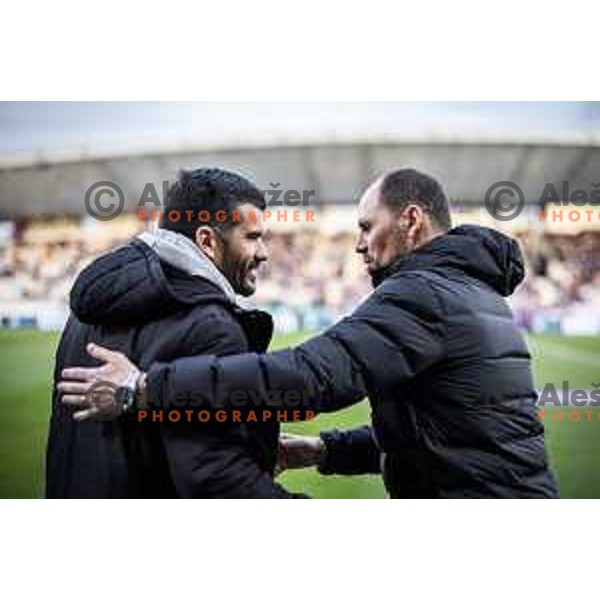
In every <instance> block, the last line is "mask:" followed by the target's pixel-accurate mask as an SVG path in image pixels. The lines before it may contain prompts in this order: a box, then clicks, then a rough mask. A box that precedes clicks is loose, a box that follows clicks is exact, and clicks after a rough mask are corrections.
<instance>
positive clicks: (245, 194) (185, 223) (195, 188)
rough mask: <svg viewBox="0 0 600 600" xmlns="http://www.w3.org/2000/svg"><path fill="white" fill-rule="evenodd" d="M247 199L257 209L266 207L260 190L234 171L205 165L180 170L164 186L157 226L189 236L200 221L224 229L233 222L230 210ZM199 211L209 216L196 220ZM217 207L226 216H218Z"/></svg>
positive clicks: (239, 205)
mask: <svg viewBox="0 0 600 600" xmlns="http://www.w3.org/2000/svg"><path fill="white" fill-rule="evenodd" d="M247 203H250V204H253V205H254V206H256V207H257V208H258V209H260V210H265V208H266V202H265V198H264V194H263V192H262V191H261V190H259V189H258V187H257V186H256V185H255V184H254V183H252V182H251V181H250V180H248V179H246V178H245V177H242V176H241V175H238V174H237V173H232V172H231V171H225V170H224V169H217V168H206V167H202V168H200V169H194V170H193V171H180V172H179V175H178V177H177V181H175V183H173V184H172V185H171V186H170V187H169V189H168V190H167V194H166V198H165V206H164V212H163V218H162V220H161V222H160V227H162V228H164V229H169V230H171V231H176V232H178V233H181V234H183V235H185V236H187V237H189V238H191V239H193V238H194V236H195V234H196V230H197V229H198V227H201V226H202V225H208V226H210V227H213V228H215V229H219V230H220V231H225V230H226V229H228V228H229V227H231V226H232V224H233V223H234V221H233V218H232V213H233V211H234V210H236V209H239V208H240V207H241V206H242V205H244V204H247ZM186 210H191V211H193V218H191V219H190V218H188V217H187V215H186V214H185V211H186ZM170 211H177V212H178V213H179V218H178V219H177V220H175V219H170V218H169V213H170ZM200 211H206V212H207V213H208V217H209V218H207V219H206V220H205V221H200V220H198V217H197V215H198V213H199V212H200ZM219 211H224V212H225V213H227V218H226V219H224V220H223V219H222V218H221V219H220V220H218V219H217V213H218V212H219Z"/></svg>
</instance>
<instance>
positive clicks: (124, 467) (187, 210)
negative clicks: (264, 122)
mask: <svg viewBox="0 0 600 600" xmlns="http://www.w3.org/2000/svg"><path fill="white" fill-rule="evenodd" d="M264 209H265V200H264V197H263V193H262V192H261V191H260V190H259V189H258V188H257V187H256V186H255V185H254V184H253V183H251V182H250V181H248V180H247V179H245V178H244V177H241V176H240V175H237V174H235V173H230V172H228V171H224V170H222V169H207V168H203V169H195V170H193V171H183V172H181V173H180V175H179V178H178V179H177V181H176V182H175V183H174V184H173V185H172V186H171V187H170V188H169V190H168V194H167V197H166V206H165V211H164V214H163V219H162V221H161V224H160V228H159V229H158V230H157V231H156V232H155V233H152V234H151V233H144V234H142V235H141V236H139V238H137V239H135V240H133V241H132V242H130V243H129V244H127V245H125V246H123V247H121V248H119V249H117V250H115V251H113V252H110V253H108V254H106V255H104V256H101V257H100V258H98V259H97V260H95V261H94V262H93V263H92V264H91V265H90V266H89V267H87V268H86V269H85V270H84V271H83V272H82V273H81V275H80V276H79V278H78V279H77V281H76V283H75V285H74V287H73V290H72V292H71V308H72V315H71V317H70V318H69V321H68V323H67V326H66V328H65V331H64V332H63V335H62V339H61V341H60V345H59V348H58V352H57V357H56V369H55V381H56V380H57V379H58V378H59V375H60V372H61V370H62V369H63V368H64V367H65V366H66V365H69V364H73V363H82V364H85V363H87V364H89V365H91V364H97V361H90V359H89V357H88V356H87V354H86V352H85V348H86V345H87V344H88V343H89V342H95V343H98V344H103V345H105V346H107V347H110V348H113V349H114V350H121V351H123V352H127V354H128V355H130V356H131V357H132V358H133V359H134V360H135V361H136V363H137V364H139V365H141V366H142V368H145V369H146V368H149V367H150V365H151V364H153V363H154V362H156V361H171V360H175V359H177V358H181V357H185V356H193V355H197V354H204V353H207V354H210V355H213V354H216V355H220V356H224V355H228V354H236V353H239V352H247V351H255V352H264V351H265V350H266V349H267V347H268V345H269V342H270V339H271V334H272V321H271V318H270V316H269V315H267V314H266V313H263V312H261V311H248V310H245V309H243V308H242V307H241V306H240V305H239V303H238V299H237V294H240V295H242V296H250V295H251V294H253V293H254V290H255V287H256V277H257V269H258V267H259V265H260V264H261V263H263V262H264V261H265V260H267V250H266V248H265V245H264V240H263V234H264V226H263V222H262V211H263V210H264ZM199 213H202V215H200V217H201V218H202V221H199V220H198V219H199ZM252 215H253V216H254V218H249V217H251V216H252ZM234 216H238V217H240V218H238V219H235V218H234ZM224 217H225V218H224ZM99 393H100V391H99ZM72 416H73V412H72V410H70V409H69V408H68V407H67V406H66V405H64V404H62V403H60V402H59V395H58V394H55V395H54V398H53V407H52V418H51V425H50V434H49V441H48V451H47V468H46V494H47V496H48V497H50V498H71V497H76V498H84V497H85V498H87V497H89V498H108V497H113V498H132V497H242V498H248V497H252V498H255V497H258V498H264V497H288V496H289V494H287V493H286V492H285V490H283V488H281V487H280V486H278V485H277V484H275V483H274V482H273V478H272V474H273V469H274V466H275V460H276V454H277V437H278V433H279V427H278V424H277V423H276V422H275V421H268V422H264V423H262V422H261V423H248V424H246V423H231V422H229V423H215V422H213V423H200V422H198V421H195V422H191V423H171V422H170V421H169V420H168V419H167V417H166V415H163V416H162V418H161V419H160V420H158V421H156V422H150V421H148V422H138V421H137V420H136V419H135V417H134V415H129V416H127V417H125V418H121V419H118V420H115V419H112V420H94V421H86V420H82V419H81V417H82V416H85V415H82V414H78V413H75V419H76V420H73V418H72Z"/></svg>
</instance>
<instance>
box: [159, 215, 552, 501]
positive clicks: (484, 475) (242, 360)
mask: <svg viewBox="0 0 600 600" xmlns="http://www.w3.org/2000/svg"><path fill="white" fill-rule="evenodd" d="M523 275H524V270H523V259H522V255H521V252H520V250H519V248H518V245H517V244H516V242H515V241H513V240H511V239H510V238H508V237H506V236H504V235H503V234H501V233H498V232H496V231H493V230H491V229H485V228H481V227H476V226H462V227H458V228H455V229H453V230H451V231H450V232H449V233H448V234H445V235H443V236H440V237H437V238H435V239H433V240H432V241H431V242H429V243H428V244H426V245H424V246H422V247H421V248H419V249H418V250H416V251H415V252H412V253H411V254H410V255H408V256H406V257H405V258H403V259H402V260H401V261H399V262H398V263H397V264H395V265H393V266H392V267H391V268H388V269H387V270H386V272H385V273H383V274H382V277H381V279H382V281H381V282H380V283H379V285H378V286H377V287H376V288H375V290H374V292H373V293H372V294H371V295H370V296H369V297H368V298H367V299H366V300H365V301H364V302H363V303H362V304H361V305H360V306H359V307H358V308H357V309H356V311H355V312H354V313H353V314H352V315H350V316H349V317H347V318H345V319H343V320H342V321H340V322H339V323H337V324H336V325H335V326H333V327H332V328H331V329H329V330H328V331H326V332H325V333H324V334H322V335H320V336H318V337H316V338H314V339H312V340H310V341H308V342H306V343H304V344H302V345H301V346H298V347H297V348H294V349H292V350H286V351H281V352H275V353H272V354H266V355H262V356H261V355H256V354H245V355H242V356H235V357H227V358H223V359H217V358H215V357H195V358H187V359H181V360H179V361H177V362H176V363H174V364H170V365H166V364H162V365H161V364H157V365H154V367H153V368H152V369H151V370H150V374H149V382H150V385H151V387H152V388H153V390H154V391H155V393H158V394H162V397H163V399H164V401H165V402H168V391H167V388H165V387H164V386H163V385H162V381H161V378H162V377H166V381H167V382H169V384H170V385H171V386H173V387H174V388H176V389H186V388H190V389H202V390H203V391H204V394H205V396H206V400H207V401H209V402H214V401H215V396H216V389H217V388H216V386H219V385H223V384H224V383H226V384H227V385H228V386H229V387H231V388H233V387H235V388H238V389H247V390H258V391H260V393H261V394H263V395H264V396H265V398H266V395H267V390H268V388H269V386H279V387H280V388H281V389H295V390H304V391H306V394H307V397H308V399H309V403H310V406H311V407H312V408H314V409H315V410H317V411H332V410H336V409H339V408H341V407H344V406H347V405H348V404H351V403H353V402H357V401H358V400H360V399H361V398H362V397H363V396H364V395H368V396H369V400H370V403H371V407H372V427H369V428H364V429H361V430H358V431H355V432H353V433H348V432H345V433H340V432H335V433H333V434H326V435H325V436H324V437H325V439H326V442H327V445H328V449H329V452H328V459H327V461H326V463H325V464H324V465H322V470H323V472H338V473H357V472H367V471H373V472H375V471H378V470H379V469H380V464H382V465H383V475H384V480H385V483H386V486H387V489H388V491H389V493H390V495H391V496H392V497H554V496H556V495H557V488H556V484H555V482H554V479H553V476H552V473H551V471H550V468H549V466H548V461H547V457H546V452H545V447H544V430H543V426H542V424H541V423H540V422H539V420H538V418H537V412H536V406H535V400H536V391H535V388H534V385H533V381H532V373H531V359H530V355H529V352H528V349H527V347H526V345H525V342H524V340H523V338H522V335H521V333H520V332H519V330H518V329H517V328H516V326H515V325H514V323H513V320H512V315H511V311H510V309H509V307H508V306H507V304H506V302H505V300H504V298H503V297H504V296H508V295H510V294H511V293H512V292H513V290H514V289H515V287H516V286H517V285H518V284H519V283H520V282H521V280H522V279H523ZM174 366H176V370H174V369H173V367H174Z"/></svg>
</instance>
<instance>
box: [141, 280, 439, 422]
mask: <svg viewBox="0 0 600 600" xmlns="http://www.w3.org/2000/svg"><path fill="white" fill-rule="evenodd" d="M442 338H443V315H442V311H441V309H440V306H439V304H438V302H437V298H436V297H435V295H434V293H433V292H432V290H431V289H430V288H429V286H428V285H427V284H426V283H425V282H423V281H422V279H421V278H420V277H418V276H416V275H415V276H411V275H405V276H403V277H402V278H398V280H397V281H394V282H392V283H391V284H390V285H387V284H386V283H384V284H382V285H381V286H379V287H378V288H377V289H376V290H375V291H374V292H373V293H372V294H371V295H370V296H369V297H368V298H367V300H366V301H364V302H363V303H362V304H361V305H360V306H359V307H358V308H357V310H356V311H355V312H354V313H353V314H352V315H350V316H349V317H347V318H345V319H343V320H342V321H340V322H339V323H337V324H336V325H334V326H333V327H331V328H330V329H329V330H327V331H326V332H325V333H323V334H322V335H320V336H317V337H315V338H313V339H311V340H309V341H308V342H305V343H304V344H301V345H300V346H297V347H296V348H292V349H288V350H283V351H279V352H273V353H268V354H261V355H259V354H239V355H235V356H230V357H224V358H217V357H215V356H195V357H190V358H182V359H180V360H176V361H174V362H172V363H169V364H164V363H162V364H155V365H153V366H152V367H151V368H150V370H149V372H148V389H149V394H150V396H151V397H152V398H153V402H156V403H159V404H161V405H162V406H171V400H172V398H173V397H174V394H179V393H181V392H184V393H187V394H191V393H196V394H199V395H200V396H201V398H202V403H203V405H204V406H205V407H212V408H223V409H238V410H239V409H240V408H242V407H243V406H248V405H252V407H253V408H254V407H257V406H261V407H265V408H267V407H268V408H273V407H275V406H277V407H285V408H288V407H289V408H292V407H294V408H298V406H299V405H298V402H297V398H298V397H300V398H301V400H300V406H301V408H302V409H305V410H309V411H314V412H329V411H335V410H339V409H341V408H345V407H346V406H349V405H351V404H354V403H356V402H358V401H360V400H361V399H362V398H363V397H364V396H365V395H367V394H368V391H369V390H371V391H373V390H389V389H390V388H391V389H397V386H398V385H401V384H403V383H405V382H406V381H407V380H409V379H411V378H412V377H414V376H415V375H417V374H418V373H420V372H422V371H423V370H425V369H427V368H428V367H429V366H431V365H432V364H433V363H435V361H437V360H438V359H439V357H440V356H441V354H442V346H443V339H442ZM292 398H293V399H294V403H293V405H292V403H291V402H288V400H289V399H292Z"/></svg>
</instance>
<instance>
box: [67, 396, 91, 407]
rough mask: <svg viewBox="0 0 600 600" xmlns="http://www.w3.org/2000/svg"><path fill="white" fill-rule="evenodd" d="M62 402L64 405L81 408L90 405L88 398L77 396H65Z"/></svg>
mask: <svg viewBox="0 0 600 600" xmlns="http://www.w3.org/2000/svg"><path fill="white" fill-rule="evenodd" d="M61 402H62V403H63V404H67V405H69V406H77V407H80V408H81V407H84V406H89V405H90V401H89V400H88V398H87V397H86V396H76V395H68V396H63V397H62V398H61Z"/></svg>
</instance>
